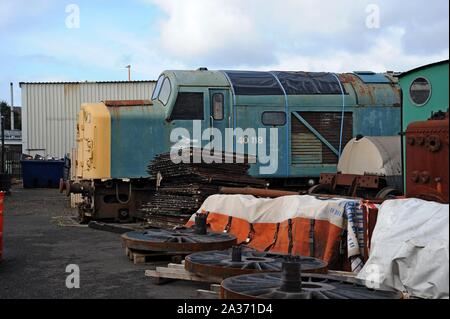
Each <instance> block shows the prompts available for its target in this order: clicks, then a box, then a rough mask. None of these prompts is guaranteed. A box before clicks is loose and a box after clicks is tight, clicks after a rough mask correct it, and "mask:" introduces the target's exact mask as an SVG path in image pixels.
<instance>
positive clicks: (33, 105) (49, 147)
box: [20, 81, 155, 157]
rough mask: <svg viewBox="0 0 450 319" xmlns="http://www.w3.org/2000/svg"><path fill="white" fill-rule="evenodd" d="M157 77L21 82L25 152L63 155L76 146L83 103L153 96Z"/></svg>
mask: <svg viewBox="0 0 450 319" xmlns="http://www.w3.org/2000/svg"><path fill="white" fill-rule="evenodd" d="M154 86H155V81H131V82H75V83H67V82H66V83H64V82H62V83H20V87H21V89H22V143H23V152H24V153H28V154H30V155H33V156H34V155H35V154H39V155H42V156H48V155H49V156H53V157H63V156H64V155H66V154H68V153H70V151H71V150H72V148H74V147H75V135H76V130H75V129H76V121H77V114H78V111H79V110H80V106H81V104H82V103H95V102H100V101H103V100H141V99H150V98H151V94H152V92H153V88H154Z"/></svg>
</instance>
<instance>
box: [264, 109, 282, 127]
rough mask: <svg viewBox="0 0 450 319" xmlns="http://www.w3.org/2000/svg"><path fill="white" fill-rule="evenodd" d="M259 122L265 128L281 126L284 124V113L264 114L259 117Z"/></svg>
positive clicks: (270, 112)
mask: <svg viewBox="0 0 450 319" xmlns="http://www.w3.org/2000/svg"><path fill="white" fill-rule="evenodd" d="M261 122H262V124H264V125H266V126H283V125H285V124H286V113H284V112H272V111H269V112H264V113H263V114H262V116H261Z"/></svg>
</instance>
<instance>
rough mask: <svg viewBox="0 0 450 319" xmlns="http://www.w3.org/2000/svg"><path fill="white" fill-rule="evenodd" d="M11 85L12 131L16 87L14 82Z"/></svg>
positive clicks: (12, 126)
mask: <svg viewBox="0 0 450 319" xmlns="http://www.w3.org/2000/svg"><path fill="white" fill-rule="evenodd" d="M10 85H11V131H12V130H14V87H13V83H12V82H11V83H10Z"/></svg>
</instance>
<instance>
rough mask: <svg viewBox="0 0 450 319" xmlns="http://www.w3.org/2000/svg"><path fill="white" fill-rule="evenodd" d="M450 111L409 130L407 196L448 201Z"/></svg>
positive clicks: (416, 124)
mask: <svg viewBox="0 0 450 319" xmlns="http://www.w3.org/2000/svg"><path fill="white" fill-rule="evenodd" d="M448 125H449V120H448V112H447V114H446V117H445V119H443V120H428V121H421V122H414V123H412V124H410V125H409V126H408V128H407V130H406V196H407V197H418V198H423V199H427V200H433V201H438V202H443V203H448V197H449V194H448V191H449V189H448V182H449V181H448V165H449V153H448Z"/></svg>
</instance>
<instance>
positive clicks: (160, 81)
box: [152, 75, 164, 100]
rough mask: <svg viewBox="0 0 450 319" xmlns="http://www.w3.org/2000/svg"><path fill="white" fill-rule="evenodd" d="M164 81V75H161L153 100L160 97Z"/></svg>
mask: <svg viewBox="0 0 450 319" xmlns="http://www.w3.org/2000/svg"><path fill="white" fill-rule="evenodd" d="M163 81H164V75H160V76H159V78H158V82H156V86H155V89H154V90H153V94H152V100H156V99H157V98H158V95H159V91H161V86H162V83H163Z"/></svg>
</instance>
